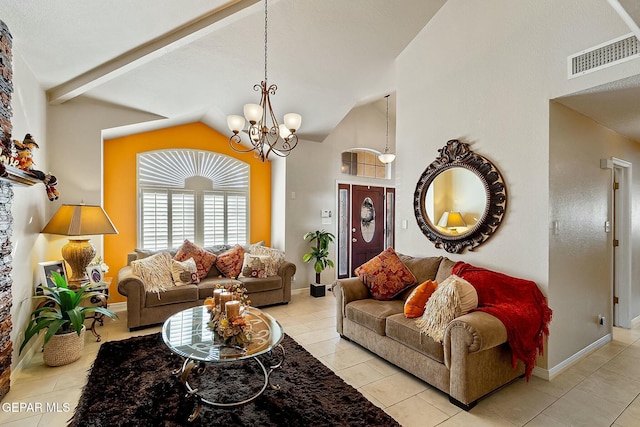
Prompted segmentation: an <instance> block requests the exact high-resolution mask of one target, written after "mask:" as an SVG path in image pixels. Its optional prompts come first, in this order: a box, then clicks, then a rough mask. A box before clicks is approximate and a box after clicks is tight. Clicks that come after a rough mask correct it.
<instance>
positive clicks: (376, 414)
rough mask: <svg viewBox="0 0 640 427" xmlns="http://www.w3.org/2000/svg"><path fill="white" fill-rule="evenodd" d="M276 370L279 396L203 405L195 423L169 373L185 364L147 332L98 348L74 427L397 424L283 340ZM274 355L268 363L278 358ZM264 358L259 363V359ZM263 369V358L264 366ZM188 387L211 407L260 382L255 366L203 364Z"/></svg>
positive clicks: (191, 402)
mask: <svg viewBox="0 0 640 427" xmlns="http://www.w3.org/2000/svg"><path fill="white" fill-rule="evenodd" d="M282 345H283V347H284V349H285V351H286V357H285V361H284V363H283V364H282V368H281V369H279V370H276V371H275V372H274V373H273V374H272V375H271V383H272V384H277V385H279V386H280V389H279V390H272V389H271V388H267V389H266V390H265V392H264V394H262V396H260V397H258V398H257V399H256V400H254V401H253V402H250V403H248V404H246V405H244V406H240V407H235V408H230V409H226V408H213V407H211V406H207V405H203V406H202V409H201V411H200V415H199V416H198V418H196V419H195V420H194V421H193V422H189V421H188V418H189V416H190V415H191V413H192V411H193V409H194V408H195V403H196V402H195V399H194V398H193V397H187V396H186V393H185V389H184V386H183V385H182V383H181V382H180V379H179V378H178V377H177V376H176V375H173V374H172V371H174V370H175V369H177V368H180V366H181V365H182V362H183V359H182V358H181V357H179V356H177V355H175V354H174V353H172V352H171V351H170V350H169V349H168V348H167V346H166V345H165V344H164V343H163V342H162V337H161V335H160V334H159V333H158V334H152V335H146V336H141V337H134V338H129V339H126V340H123V341H111V342H106V343H104V344H102V347H101V348H100V351H99V353H98V356H97V358H96V360H95V362H94V364H93V367H92V368H91V372H90V374H89V379H88V382H87V385H86V386H85V387H84V389H83V391H82V396H81V397H80V401H79V402H78V406H77V407H76V410H75V414H74V417H73V418H72V420H71V421H70V425H72V426H96V427H102V426H105V427H106V426H109V427H113V426H136V427H138V426H219V425H220V426H305V427H307V426H323V427H324V426H397V425H398V423H396V422H395V421H394V420H393V418H391V417H390V416H389V415H387V414H386V413H385V412H384V411H383V410H381V409H380V408H378V407H377V406H375V405H373V404H372V403H371V402H369V401H368V400H367V399H366V398H365V397H364V396H363V395H362V394H360V393H359V392H358V391H357V390H356V389H354V388H353V387H351V386H350V385H348V384H347V383H345V382H344V381H343V380H342V379H341V378H340V377H338V376H337V375H335V374H334V373H333V372H332V371H331V370H330V369H329V368H327V367H326V366H324V365H323V364H322V363H321V362H320V361H319V360H317V359H315V358H314V357H313V356H312V355H310V354H309V353H308V352H307V351H306V350H305V349H304V348H302V347H301V346H300V345H298V344H297V343H296V342H295V341H294V340H293V339H291V338H290V337H288V336H285V337H284V340H283V342H282ZM276 353H278V354H279V351H277V350H274V354H273V355H271V356H264V358H266V359H268V358H269V357H276V355H277V354H276ZM263 360H264V359H263ZM264 361H265V366H268V363H269V360H264ZM207 366H208V367H207V371H206V373H205V374H204V375H201V376H200V378H201V379H202V381H201V382H200V383H198V382H197V378H193V379H192V377H191V376H190V380H189V381H190V384H191V385H192V386H194V387H198V389H199V390H200V391H201V392H202V393H203V394H204V396H205V397H206V398H207V399H209V400H212V401H218V402H229V401H232V400H234V401H237V400H243V399H246V398H248V397H249V396H251V395H252V394H255V393H256V391H257V390H259V389H260V388H261V386H262V384H264V376H263V375H262V372H261V371H260V370H259V369H260V368H259V367H258V364H257V363H255V362H234V363H231V364H225V366H226V367H225V369H218V368H215V367H213V366H212V364H208V365H207Z"/></svg>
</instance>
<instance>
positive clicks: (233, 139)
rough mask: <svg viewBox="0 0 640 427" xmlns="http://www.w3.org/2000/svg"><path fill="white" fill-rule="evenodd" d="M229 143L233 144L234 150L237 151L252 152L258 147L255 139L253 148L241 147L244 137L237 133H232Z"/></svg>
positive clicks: (252, 144)
mask: <svg viewBox="0 0 640 427" xmlns="http://www.w3.org/2000/svg"><path fill="white" fill-rule="evenodd" d="M229 145H230V146H231V148H232V149H233V151H235V152H237V153H250V152H252V151H255V150H256V149H257V147H256V145H255V144H254V143H253V141H251V148H239V147H243V145H242V139H241V138H240V135H239V134H237V133H236V134H233V135H231V137H230V138H229Z"/></svg>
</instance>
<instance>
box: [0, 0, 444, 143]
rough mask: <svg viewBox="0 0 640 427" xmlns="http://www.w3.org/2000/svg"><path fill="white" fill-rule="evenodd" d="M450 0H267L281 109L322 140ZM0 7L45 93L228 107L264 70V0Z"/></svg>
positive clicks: (219, 121)
mask: <svg viewBox="0 0 640 427" xmlns="http://www.w3.org/2000/svg"><path fill="white" fill-rule="evenodd" d="M444 2H445V0H429V1H424V0H402V1H389V0H348V1H345V0H322V1H311V0H270V1H269V2H268V15H267V16H268V69H267V71H268V80H269V83H275V84H276V85H277V86H278V90H277V93H276V94H275V96H273V97H272V102H273V108H274V110H275V112H276V114H278V116H280V117H279V119H281V117H282V115H284V114H285V113H288V112H298V113H300V114H302V116H303V124H302V127H301V129H300V136H301V137H302V138H304V139H310V140H316V141H322V140H323V139H324V137H325V136H326V135H327V134H328V133H329V132H330V131H331V130H332V129H333V128H334V127H335V126H336V125H337V124H338V123H339V122H340V120H341V119H342V118H343V117H344V116H345V115H346V114H347V113H348V112H349V111H350V110H351V109H352V108H353V107H354V106H356V105H359V104H363V103H369V102H373V101H379V100H380V99H382V98H383V97H384V95H385V94H386V93H388V92H390V91H392V90H393V89H394V61H395V58H396V57H397V56H398V55H399V54H400V52H401V51H402V50H403V49H404V48H405V47H406V46H407V44H408V43H410V42H411V40H412V39H413V38H414V37H415V36H416V34H417V33H418V32H419V31H420V30H421V29H422V28H424V26H425V25H426V24H427V23H428V21H429V20H430V19H431V18H432V17H433V15H434V14H435V13H436V12H437V11H438V9H439V8H440V7H441V6H442V5H443V4H444ZM0 11H1V12H0V19H2V20H3V21H4V22H5V23H6V24H7V25H8V26H9V29H10V31H11V32H12V34H13V37H14V48H13V50H14V55H20V56H21V57H22V58H23V59H24V61H25V62H26V63H27V65H28V66H29V68H30V69H31V71H32V72H33V73H34V75H35V77H36V79H37V80H38V81H39V82H40V83H41V85H42V87H43V88H44V89H45V90H46V91H47V96H48V99H49V101H50V102H52V103H58V102H65V101H67V100H69V99H73V98H74V97H77V96H81V95H83V96H88V97H92V98H96V99H100V100H103V101H107V102H110V103H114V104H118V105H123V106H126V107H130V108H134V109H139V110H143V111H147V112H150V113H155V114H158V115H160V116H164V117H169V118H180V117H184V116H193V117H195V118H198V117H206V118H207V119H208V120H209V121H210V122H212V123H213V124H214V125H216V127H218V129H219V130H222V131H223V132H224V131H226V116H227V115H229V114H242V106H243V105H244V104H245V103H248V102H253V103H255V102H257V101H258V98H259V94H258V93H257V92H255V91H254V90H253V86H254V84H256V83H260V81H261V80H263V79H264V39H265V34H264V3H263V2H262V1H260V0H235V1H228V0H189V1H188V2H185V1H178V0H134V1H114V0H110V1H109V0H56V1H55V2H52V1H50V0H30V1H21V2H16V1H14V0H0Z"/></svg>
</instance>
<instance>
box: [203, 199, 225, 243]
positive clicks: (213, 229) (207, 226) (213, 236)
mask: <svg viewBox="0 0 640 427" xmlns="http://www.w3.org/2000/svg"><path fill="white" fill-rule="evenodd" d="M203 199H204V202H203V204H204V206H203V207H204V215H203V217H204V220H203V221H204V224H203V225H204V245H205V246H214V245H224V244H225V243H226V239H225V233H224V230H225V218H224V214H225V212H224V193H218V192H210V191H207V192H205V193H204V195H203Z"/></svg>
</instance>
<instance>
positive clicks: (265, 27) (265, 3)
mask: <svg viewBox="0 0 640 427" xmlns="http://www.w3.org/2000/svg"><path fill="white" fill-rule="evenodd" d="M267 27H268V26H267V0H264V82H265V84H266V83H267Z"/></svg>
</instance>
